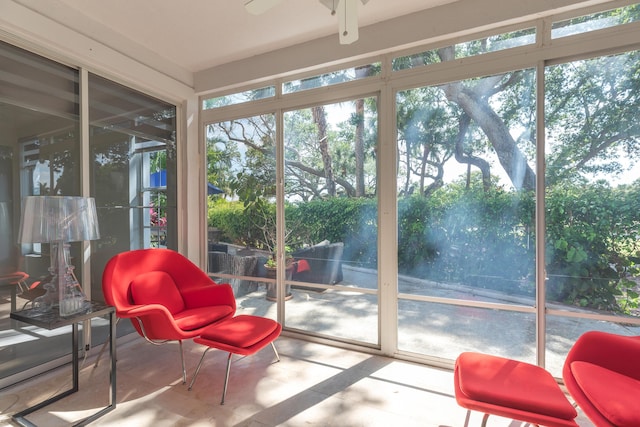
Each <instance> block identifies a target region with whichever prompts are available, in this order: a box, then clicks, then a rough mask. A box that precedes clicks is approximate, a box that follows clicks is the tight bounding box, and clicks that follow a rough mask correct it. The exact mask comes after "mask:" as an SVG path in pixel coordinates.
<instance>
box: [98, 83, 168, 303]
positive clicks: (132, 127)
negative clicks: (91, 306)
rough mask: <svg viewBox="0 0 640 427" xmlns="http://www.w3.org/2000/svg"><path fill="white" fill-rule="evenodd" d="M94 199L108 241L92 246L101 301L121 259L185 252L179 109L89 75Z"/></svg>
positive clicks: (105, 238)
mask: <svg viewBox="0 0 640 427" xmlns="http://www.w3.org/2000/svg"><path fill="white" fill-rule="evenodd" d="M89 122H90V136H89V143H90V148H91V168H90V171H91V194H92V196H94V197H95V201H96V207H97V209H98V221H99V223H100V231H101V234H102V236H101V239H100V240H99V241H96V242H94V244H93V245H92V253H93V255H92V272H93V281H92V282H93V285H94V289H93V294H94V295H102V290H101V287H100V286H101V285H100V284H101V276H100V275H101V272H102V270H103V268H104V265H105V264H106V262H107V261H108V260H109V259H110V258H111V257H112V256H113V255H115V254H117V253H119V252H124V251H128V250H131V249H142V248H153V247H167V248H171V249H177V232H176V230H177V223H176V221H177V218H176V214H177V207H176V206H177V202H176V183H177V173H176V172H177V166H176V107H175V106H174V105H171V104H168V103H166V102H163V101H160V100H157V99H155V98H152V97H150V96H148V95H144V94H142V93H139V92H136V91H134V90H132V89H129V88H127V87H124V86H122V85H119V84H117V83H114V82H111V81H109V80H106V79H104V78H102V77H99V76H96V75H94V74H90V75H89Z"/></svg>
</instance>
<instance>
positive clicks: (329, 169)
mask: <svg viewBox="0 0 640 427" xmlns="http://www.w3.org/2000/svg"><path fill="white" fill-rule="evenodd" d="M311 110H312V112H313V121H314V122H315V124H316V126H317V127H318V144H319V145H320V154H321V155H322V163H323V165H324V177H325V179H326V180H327V192H328V193H329V196H330V197H334V196H335V195H336V183H335V180H334V178H333V166H332V165H331V154H330V153H329V143H328V137H327V116H326V115H325V113H324V107H323V106H322V105H319V106H316V107H312V108H311Z"/></svg>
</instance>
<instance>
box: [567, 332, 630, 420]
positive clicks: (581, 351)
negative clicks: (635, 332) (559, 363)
mask: <svg viewBox="0 0 640 427" xmlns="http://www.w3.org/2000/svg"><path fill="white" fill-rule="evenodd" d="M562 377H563V379H564V382H565V385H566V387H567V390H568V391H569V393H570V394H571V397H573V399H574V400H575V402H576V403H577V404H578V406H580V408H581V409H582V410H583V412H584V413H585V415H586V416H587V417H589V419H590V420H591V421H593V423H594V424H595V425H596V426H598V427H602V426H616V427H631V426H634V427H637V426H640V411H638V408H637V406H636V405H638V402H640V337H637V336H633V337H631V336H622V335H614V334H610V333H605V332H599V331H590V332H586V333H584V334H583V335H582V336H580V338H578V340H577V341H576V343H575V344H574V345H573V347H572V348H571V350H570V351H569V354H567V358H566V360H565V363H564V367H563V370H562Z"/></svg>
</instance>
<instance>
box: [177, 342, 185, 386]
mask: <svg viewBox="0 0 640 427" xmlns="http://www.w3.org/2000/svg"><path fill="white" fill-rule="evenodd" d="M178 342H179V343H180V361H181V362H182V384H186V383H187V368H185V366H184V350H183V348H182V340H178Z"/></svg>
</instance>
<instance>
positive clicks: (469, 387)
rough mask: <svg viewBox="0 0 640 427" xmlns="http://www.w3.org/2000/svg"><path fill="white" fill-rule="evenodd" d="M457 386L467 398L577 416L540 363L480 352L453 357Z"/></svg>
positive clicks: (569, 417)
mask: <svg viewBox="0 0 640 427" xmlns="http://www.w3.org/2000/svg"><path fill="white" fill-rule="evenodd" d="M456 365H457V366H456V369H457V370H458V379H459V384H460V390H461V391H462V392H463V393H464V394H465V395H466V396H467V397H468V398H470V399H473V400H476V401H480V402H485V403H491V404H494V405H498V406H503V407H507V408H514V409H519V410H522V411H528V412H533V413H536V414H543V415H548V416H550V417H555V418H560V419H565V420H573V419H574V418H575V417H576V416H577V412H576V410H575V409H574V408H573V406H571V404H570V403H569V401H568V400H567V398H566V397H565V395H564V393H563V392H562V390H560V387H559V386H558V384H557V383H556V381H555V380H554V378H553V377H552V376H551V374H550V373H549V372H547V371H545V370H544V369H542V368H541V367H539V366H535V365H531V364H529V363H524V362H519V361H516V360H511V359H505V358H502V357H497V356H490V355H486V354H480V353H472V352H467V353H462V354H461V355H460V356H459V357H458V360H457V361H456Z"/></svg>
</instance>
